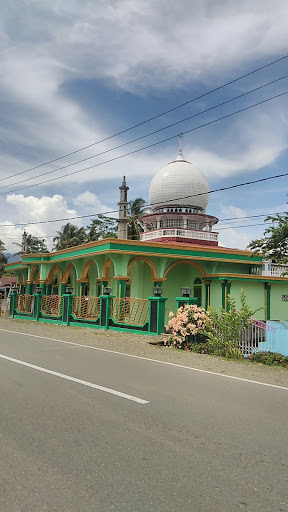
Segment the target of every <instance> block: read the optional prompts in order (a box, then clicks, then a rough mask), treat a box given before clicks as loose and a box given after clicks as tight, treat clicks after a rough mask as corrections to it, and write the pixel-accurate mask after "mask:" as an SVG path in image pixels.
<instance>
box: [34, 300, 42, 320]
mask: <svg viewBox="0 0 288 512" xmlns="http://www.w3.org/2000/svg"><path fill="white" fill-rule="evenodd" d="M41 295H42V294H41V293H34V294H33V297H34V304H33V312H32V314H33V318H34V320H36V321H37V322H38V320H39V316H40V310H41Z"/></svg>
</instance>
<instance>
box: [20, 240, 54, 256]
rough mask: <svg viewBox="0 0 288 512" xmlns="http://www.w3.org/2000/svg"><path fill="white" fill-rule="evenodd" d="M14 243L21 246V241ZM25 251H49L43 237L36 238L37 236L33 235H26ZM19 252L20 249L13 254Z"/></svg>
mask: <svg viewBox="0 0 288 512" xmlns="http://www.w3.org/2000/svg"><path fill="white" fill-rule="evenodd" d="M14 245H17V246H18V247H21V248H22V243H21V244H20V243H18V242H15V243H14ZM24 252H25V253H27V254H29V253H32V252H33V253H37V252H40V253H42V252H49V251H48V249H47V245H46V242H45V240H44V238H42V239H41V238H38V237H37V236H33V235H27V237H26V239H25V251H24ZM18 254H21V251H19V252H16V253H15V254H14V256H16V255H18Z"/></svg>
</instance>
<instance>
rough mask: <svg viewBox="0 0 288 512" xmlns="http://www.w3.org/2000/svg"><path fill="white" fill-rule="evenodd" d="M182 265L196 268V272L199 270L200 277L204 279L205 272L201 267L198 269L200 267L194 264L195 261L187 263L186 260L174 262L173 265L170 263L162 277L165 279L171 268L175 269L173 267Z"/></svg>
mask: <svg viewBox="0 0 288 512" xmlns="http://www.w3.org/2000/svg"><path fill="white" fill-rule="evenodd" d="M182 263H186V264H188V265H191V266H192V267H195V268H197V270H199V272H200V274H201V276H202V277H206V275H207V274H206V272H205V270H204V269H203V268H202V267H200V265H198V263H196V262H195V261H187V260H179V261H174V263H171V265H169V267H167V268H166V270H165V272H164V277H167V274H168V272H169V271H170V270H171V268H173V267H175V265H180V264H182Z"/></svg>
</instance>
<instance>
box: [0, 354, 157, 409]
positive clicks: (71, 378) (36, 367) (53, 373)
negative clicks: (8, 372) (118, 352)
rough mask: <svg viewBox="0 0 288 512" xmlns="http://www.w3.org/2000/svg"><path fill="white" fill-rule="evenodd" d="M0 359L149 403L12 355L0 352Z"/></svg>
mask: <svg viewBox="0 0 288 512" xmlns="http://www.w3.org/2000/svg"><path fill="white" fill-rule="evenodd" d="M0 358H1V359H6V360H7V361H11V362H12V363H17V364H20V365H21V366H27V367H28V368H32V369H33V370H38V371H39V372H43V373H48V374H49V375H54V377H60V378H61V379H65V380H70V381H72V382H76V383H77V384H82V386H87V387H88V388H93V389H98V391H105V393H110V395H116V396H119V397H120V398H126V400H132V402H137V403H138V404H141V405H144V404H149V402H148V400H143V399H142V398H137V396H132V395H127V394H126V393H122V392H121V391H116V390H115V389H110V388H106V387H104V386H99V385H98V384H93V383H92V382H87V381H86V380H82V379H76V378H75V377H71V376H70V375H65V374H64V373H59V372H54V371H53V370H48V369H47V368H42V367H41V366H36V365H35V364H31V363H27V362H26V361H20V360H19V359H14V357H8V356H4V355H3V354H0Z"/></svg>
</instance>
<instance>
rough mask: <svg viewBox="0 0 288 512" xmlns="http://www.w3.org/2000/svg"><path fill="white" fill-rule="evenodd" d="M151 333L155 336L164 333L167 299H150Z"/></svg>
mask: <svg viewBox="0 0 288 512" xmlns="http://www.w3.org/2000/svg"><path fill="white" fill-rule="evenodd" d="M148 300H149V303H150V304H149V331H150V332H151V333H153V334H161V333H162V332H164V317H165V302H166V300H167V297H148Z"/></svg>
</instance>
